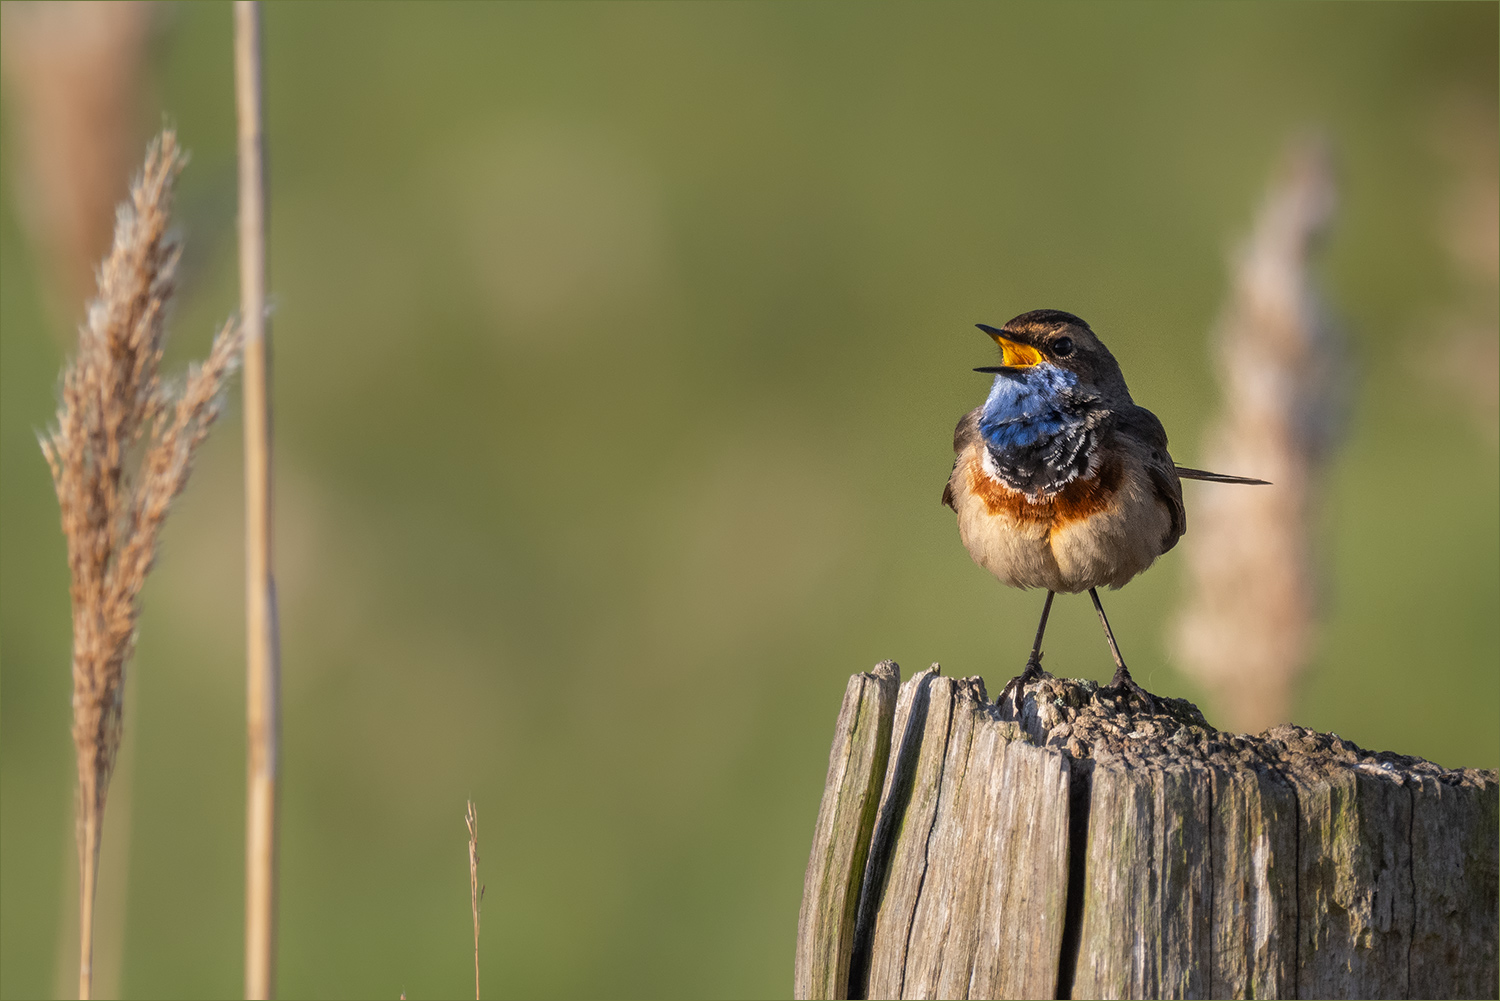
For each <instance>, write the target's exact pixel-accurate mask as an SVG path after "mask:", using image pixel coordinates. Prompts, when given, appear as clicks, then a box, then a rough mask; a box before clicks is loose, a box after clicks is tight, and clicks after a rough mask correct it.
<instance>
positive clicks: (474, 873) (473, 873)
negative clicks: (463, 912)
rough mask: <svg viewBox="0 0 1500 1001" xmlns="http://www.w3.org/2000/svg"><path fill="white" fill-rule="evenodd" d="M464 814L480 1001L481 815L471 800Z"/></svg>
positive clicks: (476, 997) (476, 988) (476, 985)
mask: <svg viewBox="0 0 1500 1001" xmlns="http://www.w3.org/2000/svg"><path fill="white" fill-rule="evenodd" d="M468 802H469V808H468V810H467V811H465V813H464V823H465V824H466V825H468V828H469V908H470V910H471V911H472V912H473V914H474V1001H479V905H480V904H482V903H483V902H484V887H483V886H480V885H479V813H478V812H477V811H476V810H475V809H474V801H473V800H472V799H471V800H469V801H468Z"/></svg>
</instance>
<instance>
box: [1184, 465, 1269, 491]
mask: <svg viewBox="0 0 1500 1001" xmlns="http://www.w3.org/2000/svg"><path fill="white" fill-rule="evenodd" d="M1177 475H1178V476H1180V477H1182V478H1183V479H1184V480H1207V481H1208V482H1209V483H1244V484H1248V485H1249V486H1257V487H1268V486H1270V485H1271V481H1270V480H1257V479H1255V478H1254V477H1253V476H1230V475H1229V474H1228V473H1210V472H1209V471H1208V470H1206V469H1189V468H1188V467H1186V466H1178V467H1177Z"/></svg>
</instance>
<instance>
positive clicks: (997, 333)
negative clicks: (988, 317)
mask: <svg viewBox="0 0 1500 1001" xmlns="http://www.w3.org/2000/svg"><path fill="white" fill-rule="evenodd" d="M975 326H977V327H978V328H979V329H980V330H983V331H984V332H985V333H987V334H989V335H990V336H991V337H993V338H994V339H995V343H996V344H998V345H1000V353H1001V354H1002V355H1004V358H1003V361H1004V362H1005V365H1004V367H1005V368H1030V367H1031V366H1033V365H1040V364H1041V363H1042V353H1041V352H1040V351H1038V350H1037V349H1036V348H1034V347H1032V346H1031V345H1030V344H1022V343H1021V342H1020V341H1013V340H1011V339H1010V338H1009V337H1007V336H1006V334H1005V331H1003V330H997V329H996V328H994V327H990V326H986V325H985V324H983V323H976V324H975ZM974 371H976V372H985V371H989V369H982V368H981V369H975V370H974Z"/></svg>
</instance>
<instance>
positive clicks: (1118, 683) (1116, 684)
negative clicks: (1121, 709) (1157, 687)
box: [1104, 664, 1156, 715]
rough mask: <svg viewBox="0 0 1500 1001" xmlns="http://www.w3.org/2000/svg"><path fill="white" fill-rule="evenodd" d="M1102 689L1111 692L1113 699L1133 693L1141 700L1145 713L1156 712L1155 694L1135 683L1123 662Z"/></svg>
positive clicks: (1127, 696) (1126, 696)
mask: <svg viewBox="0 0 1500 1001" xmlns="http://www.w3.org/2000/svg"><path fill="white" fill-rule="evenodd" d="M1104 691H1106V692H1109V693H1111V697H1112V698H1115V699H1119V698H1129V697H1130V696H1132V695H1134V696H1135V697H1136V698H1138V699H1140V700H1141V704H1142V705H1144V706H1145V707H1146V712H1147V713H1150V714H1152V715H1154V714H1155V713H1156V698H1155V696H1153V695H1152V694H1151V693H1150V692H1148V691H1146V690H1145V689H1144V688H1142V687H1141V686H1140V685H1138V684H1136V681H1135V679H1134V678H1132V677H1131V676H1130V669H1129V668H1128V667H1126V666H1125V665H1123V664H1122V665H1120V667H1118V668H1117V669H1116V670H1115V676H1114V677H1113V678H1111V679H1110V682H1109V685H1108V686H1107V687H1106V688H1105V689H1104Z"/></svg>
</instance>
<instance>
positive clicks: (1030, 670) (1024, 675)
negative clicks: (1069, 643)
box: [995, 591, 1053, 716]
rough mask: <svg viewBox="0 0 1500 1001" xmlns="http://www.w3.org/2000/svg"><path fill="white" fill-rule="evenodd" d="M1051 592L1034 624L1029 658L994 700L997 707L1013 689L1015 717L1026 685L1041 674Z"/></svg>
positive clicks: (1050, 610)
mask: <svg viewBox="0 0 1500 1001" xmlns="http://www.w3.org/2000/svg"><path fill="white" fill-rule="evenodd" d="M1052 597H1053V592H1051V591H1048V592H1047V600H1046V601H1045V602H1043V603H1042V620H1041V621H1040V622H1038V623H1037V624H1036V640H1035V642H1033V643H1032V644H1031V656H1030V657H1027V658H1026V666H1025V667H1024V668H1022V669H1021V673H1020V674H1018V675H1016V676H1015V677H1014V678H1011V679H1010V681H1008V682H1006V685H1005V687H1004V688H1003V689H1001V691H1000V697H999V698H998V699H996V700H995V704H996V705H999V704H1000V703H1001V702H1003V701H1005V696H1006V695H1008V694H1010V692H1011V690H1013V689H1014V691H1015V693H1016V715H1017V716H1019V715H1021V696H1022V695H1024V694H1025V689H1026V683H1027V682H1028V681H1032V680H1035V678H1036V677H1037V675H1039V674H1041V673H1042V636H1043V635H1044V634H1045V633H1046V632H1047V616H1048V615H1050V614H1051V613H1052Z"/></svg>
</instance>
